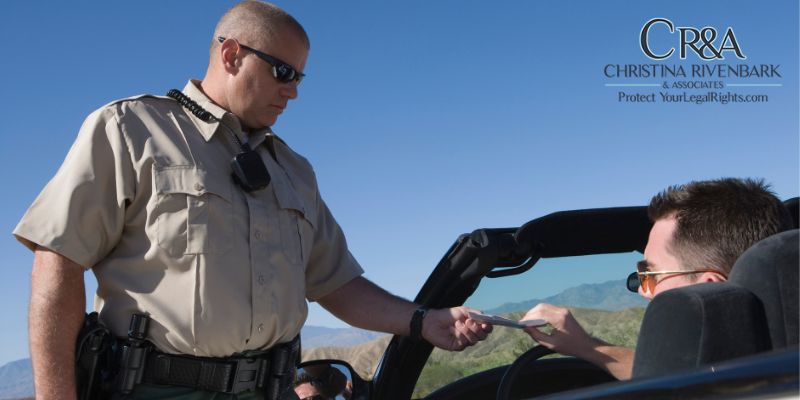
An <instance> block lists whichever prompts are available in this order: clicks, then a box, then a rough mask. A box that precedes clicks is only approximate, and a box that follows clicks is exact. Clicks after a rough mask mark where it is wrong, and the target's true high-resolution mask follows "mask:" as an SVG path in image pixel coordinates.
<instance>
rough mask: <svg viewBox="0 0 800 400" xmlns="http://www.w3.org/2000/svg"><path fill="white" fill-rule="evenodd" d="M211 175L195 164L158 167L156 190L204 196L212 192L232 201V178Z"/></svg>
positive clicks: (161, 193)
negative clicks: (230, 180)
mask: <svg viewBox="0 0 800 400" xmlns="http://www.w3.org/2000/svg"><path fill="white" fill-rule="evenodd" d="M211 175H212V174H209V173H208V171H206V170H204V169H200V168H197V167H193V166H185V167H184V166H180V167H166V168H162V169H156V170H155V187H156V191H157V192H158V194H159V195H165V194H177V193H181V194H187V195H192V196H202V195H204V194H206V193H212V194H214V195H216V196H219V197H222V198H223V199H225V200H226V201H228V202H230V201H231V192H230V186H231V185H230V182H228V179H230V178H226V177H222V176H211Z"/></svg>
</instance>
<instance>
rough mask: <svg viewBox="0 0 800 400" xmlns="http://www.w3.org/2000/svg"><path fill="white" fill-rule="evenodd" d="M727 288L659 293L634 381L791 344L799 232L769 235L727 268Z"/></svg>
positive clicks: (649, 309) (644, 332) (650, 308)
mask: <svg viewBox="0 0 800 400" xmlns="http://www.w3.org/2000/svg"><path fill="white" fill-rule="evenodd" d="M732 271H733V272H732V274H731V277H730V280H729V282H727V283H703V284H698V285H692V286H686V287H682V288H678V289H672V290H668V291H665V292H663V293H661V294H659V295H658V296H656V297H655V298H654V299H653V301H652V302H651V303H650V305H649V306H648V307H647V311H646V312H645V315H644V318H643V320H642V327H641V330H640V332H639V340H638V342H637V346H636V352H635V355H634V362H633V377H634V378H639V377H647V376H655V375H661V374H667V373H671V372H675V371H677V370H680V369H686V368H691V367H697V366H700V365H703V364H707V363H711V362H718V361H724V360H729V359H733V358H737V357H741V356H746V355H750V354H755V353H759V352H762V351H768V350H771V349H778V348H783V347H787V346H793V345H797V343H798V230H796V229H795V230H791V231H787V232H783V233H779V234H776V235H773V236H770V237H768V238H766V239H764V240H762V241H760V242H758V243H756V244H755V245H753V246H752V247H751V248H750V249H748V250H747V251H746V252H745V253H744V254H742V256H741V257H739V259H738V260H737V262H736V263H735V264H734V267H733V269H732Z"/></svg>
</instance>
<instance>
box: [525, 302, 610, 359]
mask: <svg viewBox="0 0 800 400" xmlns="http://www.w3.org/2000/svg"><path fill="white" fill-rule="evenodd" d="M522 319H543V320H545V321H547V323H548V324H550V326H552V327H553V329H552V331H551V332H550V333H549V334H547V333H544V332H542V331H540V330H539V329H537V328H535V327H529V328H525V332H527V333H528V334H529V335H530V336H531V337H532V338H533V340H535V341H537V342H539V344H541V345H542V346H544V347H547V348H548V349H550V350H553V351H555V352H557V353H561V354H564V355H567V356H575V357H580V358H587V357H588V354H589V353H591V352H593V351H594V348H595V347H596V346H597V345H599V344H600V343H599V342H598V341H597V340H595V339H594V338H592V337H591V336H589V334H587V333H586V331H585V330H583V327H581V325H580V324H579V323H578V321H576V320H575V318H574V317H573V316H572V313H570V312H569V310H567V309H566V308H561V307H556V306H553V305H550V304H544V303H541V304H538V305H537V306H536V307H533V308H532V309H531V310H530V311H528V313H527V314H525V316H524V317H522Z"/></svg>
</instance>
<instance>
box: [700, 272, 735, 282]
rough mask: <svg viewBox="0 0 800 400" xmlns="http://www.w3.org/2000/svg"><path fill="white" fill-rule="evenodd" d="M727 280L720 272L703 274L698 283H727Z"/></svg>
mask: <svg viewBox="0 0 800 400" xmlns="http://www.w3.org/2000/svg"><path fill="white" fill-rule="evenodd" d="M727 281H728V278H727V277H726V276H725V275H723V274H722V272H703V273H702V274H701V275H700V279H698V282H702V283H706V282H727Z"/></svg>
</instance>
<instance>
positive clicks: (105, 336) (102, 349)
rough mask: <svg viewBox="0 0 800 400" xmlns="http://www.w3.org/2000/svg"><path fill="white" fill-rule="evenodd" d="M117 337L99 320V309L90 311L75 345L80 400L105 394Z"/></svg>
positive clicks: (100, 396) (76, 376)
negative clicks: (112, 348)
mask: <svg viewBox="0 0 800 400" xmlns="http://www.w3.org/2000/svg"><path fill="white" fill-rule="evenodd" d="M113 342H114V338H113V337H112V336H111V332H110V331H109V330H108V328H106V327H105V325H103V324H102V323H101V322H100V320H99V319H98V315H97V313H96V312H92V313H90V314H87V315H86V317H85V318H84V321H83V326H82V327H81V330H80V332H79V333H78V340H77V342H76V345H75V386H76V389H77V392H78V399H79V400H95V399H101V398H103V397H104V396H103V395H102V392H103V391H104V390H105V389H107V388H105V386H106V383H107V380H108V376H106V375H107V374H108V370H109V365H110V363H111V359H112V354H111V346H112V343H113Z"/></svg>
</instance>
